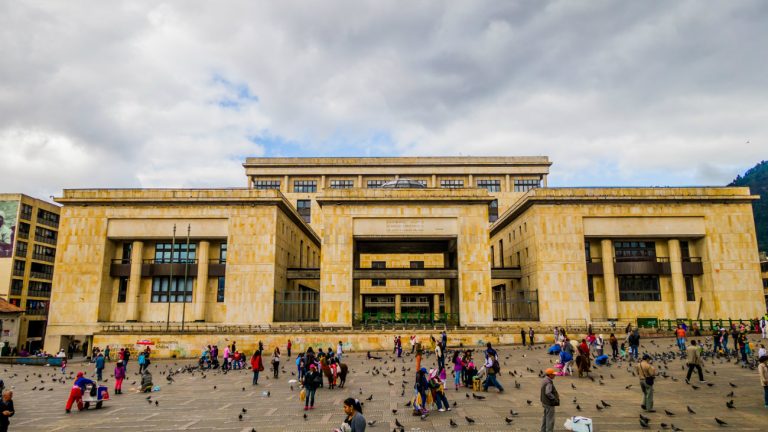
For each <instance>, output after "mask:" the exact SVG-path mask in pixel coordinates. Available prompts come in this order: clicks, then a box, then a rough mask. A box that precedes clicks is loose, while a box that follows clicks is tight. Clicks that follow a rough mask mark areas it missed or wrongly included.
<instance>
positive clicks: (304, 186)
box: [293, 180, 317, 193]
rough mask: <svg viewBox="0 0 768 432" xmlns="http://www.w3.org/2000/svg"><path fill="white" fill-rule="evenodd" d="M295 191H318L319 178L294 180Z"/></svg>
mask: <svg viewBox="0 0 768 432" xmlns="http://www.w3.org/2000/svg"><path fill="white" fill-rule="evenodd" d="M293 191H294V192H295V193H315V192H317V180H294V181H293Z"/></svg>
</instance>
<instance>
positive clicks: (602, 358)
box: [595, 354, 608, 365]
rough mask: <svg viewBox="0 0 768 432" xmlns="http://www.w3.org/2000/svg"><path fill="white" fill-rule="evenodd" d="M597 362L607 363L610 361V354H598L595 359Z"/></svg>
mask: <svg viewBox="0 0 768 432" xmlns="http://www.w3.org/2000/svg"><path fill="white" fill-rule="evenodd" d="M595 363H597V364H599V365H605V364H607V363H608V356H607V355H605V354H603V355H601V356H597V358H596V359H595Z"/></svg>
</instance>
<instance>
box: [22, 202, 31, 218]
mask: <svg viewBox="0 0 768 432" xmlns="http://www.w3.org/2000/svg"><path fill="white" fill-rule="evenodd" d="M21 217H22V218H23V219H26V220H30V219H32V206H31V205H29V204H22V205H21Z"/></svg>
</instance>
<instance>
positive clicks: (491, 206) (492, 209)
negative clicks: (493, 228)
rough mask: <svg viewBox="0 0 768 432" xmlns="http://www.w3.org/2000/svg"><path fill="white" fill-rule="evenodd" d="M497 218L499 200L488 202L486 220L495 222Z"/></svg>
mask: <svg viewBox="0 0 768 432" xmlns="http://www.w3.org/2000/svg"><path fill="white" fill-rule="evenodd" d="M498 219H499V200H493V201H491V202H490V203H488V222H496V221H497V220H498Z"/></svg>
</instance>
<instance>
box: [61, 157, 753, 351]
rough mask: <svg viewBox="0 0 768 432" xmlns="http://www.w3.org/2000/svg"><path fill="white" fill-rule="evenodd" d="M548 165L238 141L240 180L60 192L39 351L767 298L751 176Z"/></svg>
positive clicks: (725, 304)
mask: <svg viewBox="0 0 768 432" xmlns="http://www.w3.org/2000/svg"><path fill="white" fill-rule="evenodd" d="M549 166H550V162H549V160H548V159H547V158H543V157H531V158H526V157H523V158H504V157H501V158H471V157H466V158H444V157H443V158H275V159H269V158H250V159H248V160H247V161H246V163H245V164H244V167H245V170H246V176H247V179H248V187H247V188H244V189H236V188H230V189H167V190H150V189H136V190H103V189H92V190H65V191H64V193H63V195H62V196H61V197H60V198H57V201H58V202H59V203H60V204H62V205H63V208H62V212H61V217H62V222H61V227H60V232H59V245H58V246H59V253H58V254H57V257H56V266H57V270H56V274H55V276H54V281H53V284H54V290H53V294H52V298H51V301H52V306H51V312H50V323H49V328H48V333H47V337H46V349H47V350H49V351H54V350H56V349H58V347H59V346H66V343H67V342H68V340H71V339H78V340H83V339H85V340H89V339H91V338H92V339H93V343H96V344H99V345H104V344H110V343H111V344H114V343H117V344H129V345H130V344H131V343H132V342H131V340H134V339H135V340H139V339H142V338H147V337H150V336H151V335H155V336H154V337H156V338H159V339H158V341H157V343H158V344H163V346H165V347H166V348H167V347H168V346H169V341H173V342H172V345H173V346H174V347H175V348H173V349H171V348H167V349H166V351H164V352H166V353H171V352H172V353H174V354H176V355H186V354H193V353H195V352H196V351H199V349H200V346H201V345H202V344H201V342H202V341H205V340H208V341H212V342H213V343H215V342H216V341H217V340H220V342H219V343H220V344H221V345H223V344H224V340H229V339H230V338H233V337H237V336H236V335H237V334H241V335H245V336H240V337H239V340H238V345H241V344H243V345H241V346H243V347H244V348H246V349H247V348H248V347H250V346H253V344H255V341H256V338H259V339H265V340H270V341H271V340H276V339H277V338H278V336H275V332H279V331H286V332H295V331H299V330H300V331H301V332H302V333H303V334H305V336H304V337H303V339H306V340H307V341H309V340H321V339H323V337H322V336H318V334H314V333H312V332H313V331H321V330H322V329H325V331H328V330H331V331H333V332H334V333H333V334H335V335H337V336H338V337H339V339H340V340H341V339H343V340H344V342H345V343H350V344H352V347H353V348H354V349H366V348H372V349H375V348H379V347H382V346H386V345H387V344H388V343H389V338H390V336H391V335H388V334H385V333H384V332H382V331H381V330H380V329H386V328H392V326H409V325H411V324H417V325H418V326H422V327H423V326H428V327H433V326H443V325H447V326H450V327H452V328H455V329H457V330H456V331H459V332H461V331H465V332H467V331H472V332H474V333H472V334H471V335H470V334H469V333H468V334H466V335H465V338H466V340H468V341H469V342H470V343H473V342H472V341H476V340H478V339H481V340H497V341H501V340H502V337H503V335H504V334H506V332H505V331H504V330H499V328H501V329H504V328H507V329H509V330H510V333H511V330H512V329H513V328H518V329H519V326H521V325H524V326H528V325H535V326H537V327H542V326H550V325H564V324H567V323H585V322H593V321H601V322H607V321H619V322H626V321H632V322H636V321H635V320H636V319H651V318H653V319H676V318H701V319H706V318H728V317H732V318H748V317H754V316H758V315H759V314H761V313H762V312H764V310H763V309H764V303H763V290H762V282H761V277H760V265H759V259H758V254H757V246H756V240H755V231H754V222H753V220H752V212H751V202H752V200H754V199H755V198H756V197H754V196H752V195H750V193H749V191H748V190H747V189H744V188H584V189H582V188H575V189H569V188H547V187H546V177H547V175H548V174H549ZM404 179H409V182H405V183H404V184H405V185H406V186H408V185H409V184H410V185H412V186H409V187H406V188H403V187H398V185H401V183H397V182H396V183H394V184H389V185H386V187H381V186H382V185H383V184H384V183H385V182H387V181H393V180H397V181H401V180H402V181H404ZM390 186H391V187H390ZM174 226H175V234H174ZM187 232H189V235H187ZM188 244H189V246H188ZM491 327H493V328H494V330H493V331H492V334H491V333H487V332H486V333H484V332H483V329H487V328H491ZM371 328H377V329H379V331H375V332H367V331H365V330H366V329H369V330H370V329H371ZM281 329H282V330H281ZM255 334H259V336H256V335H255ZM310 335H312V336H311V337H310ZM334 337H335V336H334ZM212 342H208V343H212ZM335 342H336V341H334V345H335ZM462 343H463V342H462ZM174 350H175V351H174Z"/></svg>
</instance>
